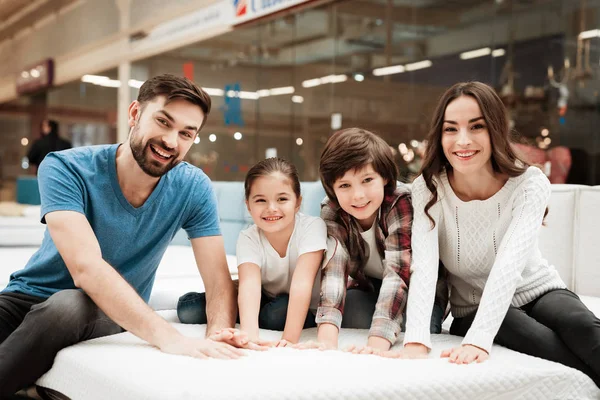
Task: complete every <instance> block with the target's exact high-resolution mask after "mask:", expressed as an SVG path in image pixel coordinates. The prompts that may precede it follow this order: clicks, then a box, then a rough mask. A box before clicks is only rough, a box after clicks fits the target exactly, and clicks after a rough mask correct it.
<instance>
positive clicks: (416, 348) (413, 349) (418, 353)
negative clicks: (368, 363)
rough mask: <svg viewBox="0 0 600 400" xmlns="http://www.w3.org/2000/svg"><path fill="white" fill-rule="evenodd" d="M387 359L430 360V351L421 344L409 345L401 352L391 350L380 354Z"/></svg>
mask: <svg viewBox="0 0 600 400" xmlns="http://www.w3.org/2000/svg"><path fill="white" fill-rule="evenodd" d="M380 355H381V356H382V357H387V358H403V359H419V358H428V356H429V349H428V348H427V346H425V345H422V344H420V343H407V344H406V345H404V348H403V349H401V350H389V351H384V352H382V353H381V354H380Z"/></svg>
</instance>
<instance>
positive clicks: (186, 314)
mask: <svg viewBox="0 0 600 400" xmlns="http://www.w3.org/2000/svg"><path fill="white" fill-rule="evenodd" d="M289 301H290V297H289V295H288V294H280V295H279V296H276V297H270V296H268V295H267V294H266V293H264V292H263V294H262V296H261V298H260V311H259V313H258V327H259V328H261V329H269V330H272V331H283V329H284V328H285V320H286V318H287V309H288V303H289ZM177 316H178V317H179V321H181V322H182V323H184V324H206V322H207V318H206V294H205V293H197V292H190V293H186V294H184V295H183V296H181V297H180V298H179V302H178V303H177ZM237 322H240V320H239V316H238V319H237ZM315 326H317V324H315V315H314V314H313V313H312V311H310V310H308V314H307V315H306V320H305V321H304V329H307V328H314V327H315Z"/></svg>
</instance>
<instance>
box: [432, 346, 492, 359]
mask: <svg viewBox="0 0 600 400" xmlns="http://www.w3.org/2000/svg"><path fill="white" fill-rule="evenodd" d="M440 357H443V358H446V357H447V358H448V361H450V362H451V363H454V364H470V363H472V362H478V363H480V362H484V361H485V360H487V359H488V358H489V357H490V355H489V354H488V352H487V351H485V350H483V349H481V348H479V347H477V346H473V345H471V344H465V345H462V346H460V347H455V348H453V349H447V350H444V351H442V354H441V355H440Z"/></svg>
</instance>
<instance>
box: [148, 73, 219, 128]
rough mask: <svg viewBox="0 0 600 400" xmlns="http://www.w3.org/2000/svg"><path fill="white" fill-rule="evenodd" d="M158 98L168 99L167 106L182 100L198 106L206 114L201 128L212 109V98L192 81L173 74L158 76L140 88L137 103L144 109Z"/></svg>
mask: <svg viewBox="0 0 600 400" xmlns="http://www.w3.org/2000/svg"><path fill="white" fill-rule="evenodd" d="M157 96H165V97H166V98H167V101H166V102H165V104H169V103H170V102H172V101H173V100H177V99H182V100H186V101H188V102H190V103H192V104H195V105H197V106H198V107H200V108H201V109H202V112H203V113H204V120H203V121H202V125H201V126H200V128H202V126H204V124H205V123H206V120H207V119H208V114H209V113H210V107H211V100H210V96H209V95H208V93H206V92H205V91H204V90H202V88H201V87H200V86H198V85H196V84H195V83H194V82H192V81H191V80H189V79H187V78H183V77H179V76H175V75H171V74H162V75H157V76H155V77H153V78H150V79H148V80H147V81H146V82H144V84H143V85H142V87H140V92H139V93H138V97H137V101H138V102H139V103H140V104H141V106H142V109H143V107H144V105H145V103H147V102H149V101H152V100H153V99H154V98H155V97H157Z"/></svg>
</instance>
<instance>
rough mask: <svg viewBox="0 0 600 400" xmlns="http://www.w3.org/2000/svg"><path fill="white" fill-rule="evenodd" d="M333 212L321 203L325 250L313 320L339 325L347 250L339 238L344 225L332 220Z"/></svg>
mask: <svg viewBox="0 0 600 400" xmlns="http://www.w3.org/2000/svg"><path fill="white" fill-rule="evenodd" d="M336 217H337V212H336V210H335V209H334V208H333V207H332V206H331V204H330V203H329V202H327V201H326V202H324V203H323V204H322V206H321V218H322V219H323V220H324V221H325V223H326V224H327V234H328V235H329V236H328V238H327V251H326V253H325V259H324V261H323V270H322V271H321V293H320V301H319V308H318V309H317V317H316V319H315V321H316V323H317V324H322V323H330V324H333V325H335V326H337V327H338V329H339V328H340V327H341V326H342V315H343V314H344V303H345V299H346V282H347V281H348V267H347V266H348V252H347V250H346V248H345V247H344V245H343V243H344V242H343V240H342V238H343V237H344V236H347V233H346V232H345V229H344V228H343V227H342V226H341V225H340V224H339V223H338V222H336Z"/></svg>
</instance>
